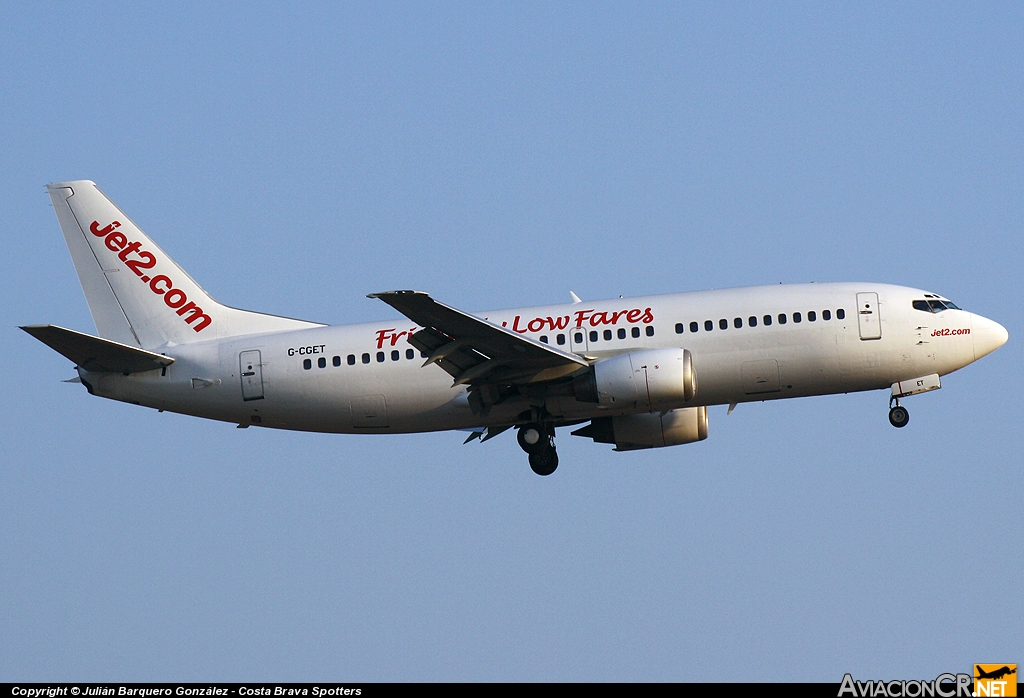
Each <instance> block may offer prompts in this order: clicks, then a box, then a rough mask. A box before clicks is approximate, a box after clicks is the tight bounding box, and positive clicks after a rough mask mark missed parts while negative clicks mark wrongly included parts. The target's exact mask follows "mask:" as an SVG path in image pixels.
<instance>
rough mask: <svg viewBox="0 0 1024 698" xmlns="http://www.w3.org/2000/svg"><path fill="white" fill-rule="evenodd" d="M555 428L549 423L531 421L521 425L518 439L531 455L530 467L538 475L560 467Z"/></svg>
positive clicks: (546, 473) (548, 473) (549, 472)
mask: <svg viewBox="0 0 1024 698" xmlns="http://www.w3.org/2000/svg"><path fill="white" fill-rule="evenodd" d="M554 431H555V430H554V429H553V428H552V427H551V426H550V425H548V424H542V423H540V422H531V423H529V424H524V425H523V426H521V427H519V433H518V434H516V440H517V441H518V442H519V446H520V448H522V449H523V450H524V451H526V452H527V453H528V454H529V455H530V467H531V468H532V469H533V472H535V473H537V474H538V475H550V474H551V473H553V472H555V468H557V467H558V453H557V452H556V451H555V434H554Z"/></svg>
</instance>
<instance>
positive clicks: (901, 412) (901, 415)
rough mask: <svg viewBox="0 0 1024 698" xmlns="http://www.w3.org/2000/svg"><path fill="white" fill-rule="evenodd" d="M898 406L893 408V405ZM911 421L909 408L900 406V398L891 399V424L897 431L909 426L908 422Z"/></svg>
mask: <svg viewBox="0 0 1024 698" xmlns="http://www.w3.org/2000/svg"><path fill="white" fill-rule="evenodd" d="M894 402H895V403H896V406H895V407H893V403H894ZM909 421H910V413H909V412H907V408H906V407H903V406H902V405H901V404H900V399H899V398H898V397H892V398H889V424H891V425H893V426H894V427H896V428H897V429H902V428H903V427H905V426H907V422H909Z"/></svg>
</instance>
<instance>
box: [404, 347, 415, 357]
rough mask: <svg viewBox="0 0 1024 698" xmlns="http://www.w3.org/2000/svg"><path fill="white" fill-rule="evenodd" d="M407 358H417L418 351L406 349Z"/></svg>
mask: <svg viewBox="0 0 1024 698" xmlns="http://www.w3.org/2000/svg"><path fill="white" fill-rule="evenodd" d="M405 358H407V359H415V358H416V352H415V351H413V350H412V349H406V350H405Z"/></svg>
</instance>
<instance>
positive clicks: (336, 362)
mask: <svg viewBox="0 0 1024 698" xmlns="http://www.w3.org/2000/svg"><path fill="white" fill-rule="evenodd" d="M334 365H335V366H341V357H340V356H335V357H334Z"/></svg>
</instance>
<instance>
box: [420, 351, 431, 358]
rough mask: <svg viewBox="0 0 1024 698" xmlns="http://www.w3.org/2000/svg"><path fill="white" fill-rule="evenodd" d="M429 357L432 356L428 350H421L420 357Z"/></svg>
mask: <svg viewBox="0 0 1024 698" xmlns="http://www.w3.org/2000/svg"><path fill="white" fill-rule="evenodd" d="M429 357H430V354H428V353H427V352H425V351H421V352H420V358H421V359H426V358H429Z"/></svg>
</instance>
